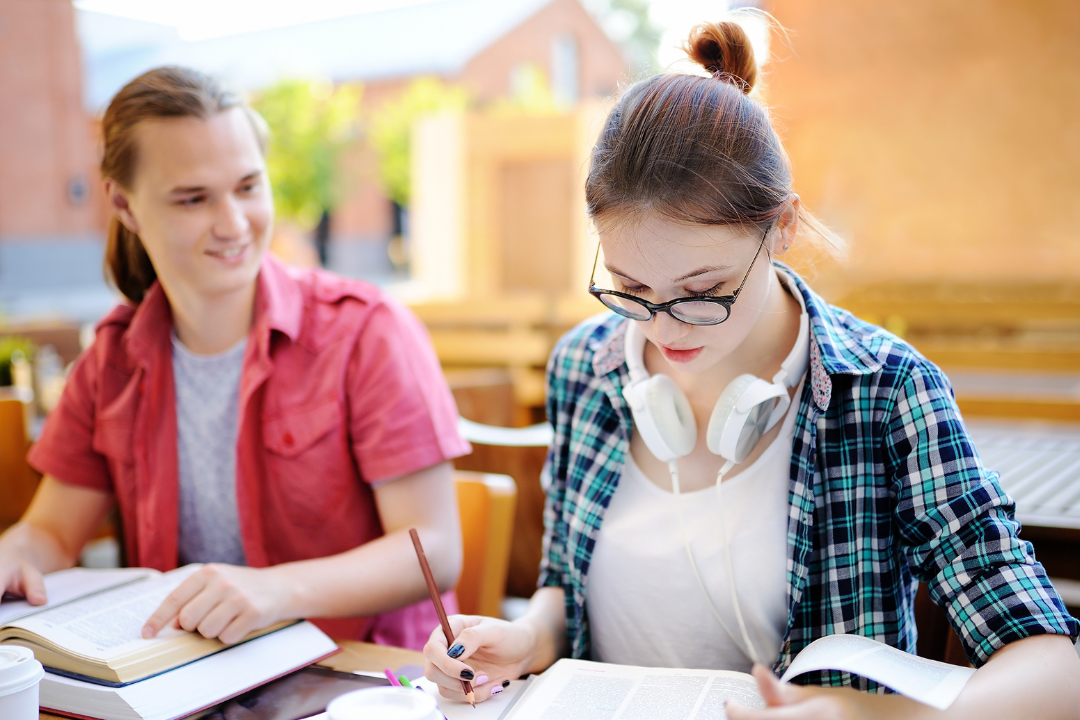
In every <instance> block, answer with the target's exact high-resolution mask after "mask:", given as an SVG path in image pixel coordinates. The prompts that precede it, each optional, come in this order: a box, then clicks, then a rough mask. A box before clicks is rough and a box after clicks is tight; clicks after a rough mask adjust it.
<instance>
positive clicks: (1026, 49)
mask: <svg viewBox="0 0 1080 720" xmlns="http://www.w3.org/2000/svg"><path fill="white" fill-rule="evenodd" d="M738 5H739V6H740V8H743V9H745V8H750V10H751V12H745V13H744V14H743V18H744V19H743V22H745V23H747V27H748V29H749V30H750V31H751V35H752V37H753V38H754V43H755V48H756V50H757V53H758V55H759V57H761V58H762V59H767V61H768V62H767V64H766V67H765V71H766V73H765V80H764V83H763V85H762V87H761V88H760V89H759V91H758V92H759V97H760V99H761V100H762V101H763V102H765V103H766V104H767V105H768V106H769V107H770V108H771V113H772V117H773V119H774V122H775V124H776V127H777V128H778V130H779V131H780V133H781V136H782V138H783V140H784V142H785V144H786V146H787V149H788V151H789V154H790V156H791V159H792V163H793V166H794V170H795V184H796V190H797V191H798V192H799V193H800V195H801V197H802V199H803V201H804V203H805V204H806V206H807V207H809V208H810V210H811V211H813V212H814V213H815V214H816V215H817V216H818V217H819V218H820V219H821V220H823V221H824V222H825V223H827V224H828V225H829V226H830V227H832V228H833V229H834V230H836V231H837V232H839V233H840V235H842V236H843V237H844V238H845V239H846V241H847V243H848V252H847V256H846V257H845V258H839V259H838V258H831V257H827V256H822V255H818V254H815V253H814V252H812V251H810V250H808V249H806V248H798V247H797V248H795V250H794V252H793V254H791V255H789V256H788V258H789V260H790V262H791V263H792V264H793V265H794V266H795V268H796V269H798V270H799V271H800V272H803V273H804V274H805V275H806V276H807V277H808V278H809V279H810V280H811V281H812V283H813V284H814V287H815V288H816V289H817V290H818V291H819V292H821V293H822V294H823V295H824V296H825V297H826V298H827V299H829V300H830V301H832V302H835V303H837V304H840V305H842V306H844V307H847V308H849V309H851V310H852V311H853V312H855V313H856V314H857V315H859V316H861V317H863V318H865V319H868V320H870V321H872V322H876V323H879V324H881V325H884V326H885V327H886V328H888V329H889V330H891V331H892V332H895V333H896V334H898V335H900V336H902V337H904V338H905V339H907V340H909V341H911V342H912V343H913V344H914V345H915V346H916V348H917V349H919V350H920V351H921V352H923V353H924V354H926V355H927V356H928V357H929V358H930V359H931V360H934V361H935V362H938V363H939V364H940V365H942V366H943V367H944V368H945V369H946V370H947V371H948V373H949V376H950V378H951V379H952V381H953V383H954V385H955V387H956V392H957V396H958V399H959V402H960V406H961V408H962V409H963V411H964V413H965V417H967V418H968V419H969V420H970V421H972V422H973V423H975V424H978V422H980V421H982V420H985V419H988V418H990V419H994V421H995V422H1006V423H1021V422H1041V423H1050V425H1045V426H1043V425H1040V426H1038V427H1040V428H1044V429H1043V430H1039V432H1042V433H1043V435H1040V436H1038V437H1041V438H1043V440H1039V441H1038V442H1043V441H1045V442H1050V443H1051V445H1050V446H1046V447H1050V448H1051V449H1050V450H1047V451H1046V452H1048V453H1050V456H1052V457H1053V458H1056V459H1057V460H1055V462H1056V461H1060V462H1062V463H1064V464H1063V465H1060V466H1059V465H1054V466H1053V467H1055V468H1057V470H1055V472H1056V474H1055V475H1054V476H1053V482H1055V483H1058V484H1059V485H1060V487H1061V488H1063V489H1062V490H1061V493H1059V494H1057V495H1055V494H1054V492H1051V491H1050V490H1047V491H1046V492H1044V493H1043V495H1044V496H1046V497H1056V498H1057V500H1055V501H1054V502H1058V503H1059V505H1060V507H1056V509H1052V510H1048V511H1046V512H1049V513H1050V515H1052V516H1053V517H1056V518H1058V520H1056V521H1055V522H1057V524H1058V526H1061V527H1065V526H1068V527H1072V528H1074V529H1076V528H1080V482H1078V477H1080V450H1078V449H1077V446H1076V443H1075V442H1074V441H1073V440H1068V441H1067V440H1060V438H1062V437H1072V438H1075V437H1076V434H1077V428H1078V427H1080V234H1078V232H1077V227H1080V201H1078V200H1077V197H1078V196H1080V42H1077V38H1080V4H1078V3H1075V2H1072V1H1071V0H1056V1H1054V0H1048V1H1047V2H1040V3H1026V2H1015V1H1013V0H985V1H984V2H979V3H972V2H968V1H967V0H903V1H902V2H901V1H899V0H897V1H894V2H887V1H882V2H858V3H855V2H831V1H829V0H774V1H772V2H759V3H753V2H750V3H746V2H743V3H738ZM754 8H759V9H762V10H766V11H768V12H769V13H771V14H772V15H773V16H775V18H776V19H777V21H778V22H779V23H780V25H782V26H783V27H784V28H786V31H785V32H780V31H777V30H773V31H769V29H768V27H767V26H766V24H765V23H763V22H762V21H761V19H760V17H759V16H757V15H755V14H754V13H753V12H752V10H753V9H754ZM728 9H729V8H728V4H727V3H725V2H720V1H699V2H689V1H678V0H652V1H649V0H304V1H303V2H299V1H296V2H294V1H289V2H284V1H278V0H75V1H74V2H70V1H69V0H0V98H2V104H0V108H2V112H0V385H10V384H12V383H14V384H15V385H16V386H21V387H22V388H23V390H22V391H19V392H22V393H23V394H22V395H20V396H21V397H33V398H34V400H33V409H34V413H35V415H37V416H38V417H39V418H40V417H41V416H42V415H43V414H44V413H46V412H47V411H48V410H49V408H50V407H51V406H52V404H54V403H55V400H56V397H57V396H58V393H59V392H60V389H61V388H62V387H63V368H64V367H65V366H66V365H67V364H68V363H70V362H71V360H72V359H73V358H74V357H75V356H76V355H77V353H78V352H79V350H80V348H81V347H83V346H85V344H86V343H87V342H88V341H89V340H90V339H91V338H92V323H93V322H94V321H95V320H97V319H98V318H100V317H101V316H102V315H103V314H104V313H105V312H106V311H107V310H108V309H109V307H111V305H112V304H113V303H115V302H116V301H117V294H116V293H115V292H114V291H113V290H112V289H110V288H109V287H108V286H107V285H106V283H105V281H104V279H103V276H102V271H101V264H102V254H103V236H104V228H105V224H106V220H107V215H106V211H105V208H104V207H103V203H102V198H101V190H100V179H99V177H98V174H97V171H96V164H97V159H98V158H97V153H98V139H97V135H96V133H97V122H98V120H97V119H98V117H99V116H100V114H101V112H102V110H103V108H104V107H105V105H106V104H107V103H108V100H109V98H110V97H111V96H112V95H113V94H114V93H115V92H116V91H117V90H118V89H119V88H120V87H121V86H122V85H123V84H124V83H126V82H127V81H128V80H130V79H131V78H132V77H134V76H135V75H137V74H139V73H140V72H143V71H145V70H147V69H149V68H152V67H155V66H158V65H162V64H169V63H172V64H183V65H189V66H193V67H195V68H198V69H201V70H205V71H209V72H212V73H215V74H217V75H220V76H222V77H223V78H225V79H226V80H227V81H228V82H229V83H231V84H232V85H234V86H235V87H237V88H238V89H240V90H241V91H242V92H244V93H245V94H246V95H247V96H248V98H249V100H250V102H251V103H252V105H253V106H254V107H255V108H257V109H258V110H259V112H261V113H262V115H263V116H264V117H265V118H266V120H267V121H268V123H269V125H270V126H271V129H272V131H273V140H272V146H271V151H270V154H269V158H268V162H269V167H270V172H271V178H272V181H273V185H274V191H275V202H276V209H277V217H278V221H277V226H276V230H275V237H274V243H273V251H274V252H275V253H276V254H277V255H278V256H279V257H281V258H282V259H284V260H285V261H286V262H289V263H291V264H293V265H298V266H311V267H314V266H323V267H325V268H327V269H329V270H330V271H333V272H336V273H340V274H342V275H346V276H350V277H355V278H363V279H366V280H369V281H371V282H375V283H377V284H379V285H381V286H383V287H385V288H386V289H387V290H388V291H389V292H391V293H392V294H394V295H396V296H397V297H399V298H401V299H402V300H404V301H405V302H407V303H409V304H410V305H411V306H412V307H413V308H414V310H415V311H416V312H417V314H418V315H419V316H420V317H421V319H423V320H424V322H425V323H427V325H428V327H429V329H430V331H431V334H432V337H433V340H434V342H435V346H436V350H437V352H438V353H439V356H440V359H441V360H442V362H443V365H444V367H445V368H446V370H447V375H448V378H449V379H450V381H451V384H452V386H453V387H454V390H455V394H456V397H457V398H458V403H459V407H460V408H461V412H462V413H463V415H466V416H471V417H472V418H473V419H476V420H481V421H486V422H490V423H491V424H496V425H500V424H501V425H521V424H526V423H529V422H534V421H537V420H540V419H542V418H543V366H544V362H545V360H546V358H547V355H548V353H549V352H550V349H551V347H552V346H553V343H554V342H555V340H556V339H557V338H558V336H559V335H560V334H561V333H562V332H564V331H565V330H566V329H567V328H569V327H571V326H572V325H573V324H575V323H576V322H578V321H580V320H581V319H583V318H585V317H587V316H589V315H591V314H593V313H595V312H597V311H598V310H600V309H601V308H600V307H599V306H598V305H597V304H596V303H595V301H594V300H593V299H592V298H590V297H589V296H588V295H587V293H586V292H585V286H586V282H587V279H588V272H589V268H590V265H591V261H592V257H593V253H594V252H595V249H596V238H595V236H594V235H593V234H592V231H591V230H590V228H589V225H588V223H587V222H586V217H585V211H584V198H583V192H582V183H583V178H584V172H585V169H586V167H587V163H588V152H589V148H590V147H591V146H592V143H593V140H594V137H595V134H596V131H597V128H598V126H599V123H600V122H601V120H602V119H603V117H604V115H605V113H606V111H607V110H608V109H609V108H610V107H611V104H612V102H613V101H614V100H615V99H616V98H617V97H618V94H619V93H620V91H621V90H622V89H623V88H625V87H627V86H628V85H629V84H630V83H632V82H633V81H634V80H636V79H639V78H642V77H646V76H648V75H650V74H653V73H656V72H661V71H664V70H666V69H667V70H675V71H693V68H689V67H688V66H687V65H686V64H685V63H683V62H681V58H682V55H681V52H680V50H679V46H680V45H681V43H682V41H683V39H684V38H685V37H686V35H687V32H688V30H689V29H690V27H691V26H692V25H694V24H695V23H697V22H699V21H702V20H711V19H717V18H720V17H721V16H722V15H723V14H724V12H725V11H726V10H728ZM30 390H33V393H32V394H31V395H27V394H26V392H28V391H30ZM1009 427H1012V426H1009ZM1025 427H1028V426H1027V425H1025ZM1046 427H1049V428H1051V429H1050V430H1045V428H1046ZM1017 432H1019V431H1017ZM1025 432H1026V431H1025ZM1010 433H1011V434H1010ZM1047 433H1049V434H1047ZM1070 433H1072V435H1070ZM1003 437H1020V435H1017V434H1016V433H1014V432H1013V431H1009V432H1008V433H1006V434H1005V435H1004V436H1003ZM1023 437H1027V436H1026V435H1025V436H1023ZM1046 438H1050V440H1046ZM1054 438H1058V440H1054ZM1059 440H1060V442H1062V443H1065V444H1064V445H1053V443H1054V442H1058V441H1059ZM1032 442H1035V441H1032ZM1069 442H1073V445H1069V444H1068V443H1069ZM1039 447H1042V446H1039ZM1054 448H1057V449H1054ZM1069 448H1072V449H1069ZM1069 453H1073V454H1071V455H1070V454H1069ZM1033 457H1034V456H1033ZM1062 458H1065V459H1064V460H1061V459H1062ZM474 459H475V458H474ZM534 460H535V458H534ZM1029 460H1030V458H1029ZM466 462H468V460H466ZM478 462H479V461H478ZM515 462H516V461H515ZM529 462H534V461H529ZM1030 462H1033V463H1035V464H1040V463H1043V461H1037V460H1030ZM1069 463H1072V464H1069ZM534 464H536V463H535V462H534ZM1006 464H1007V463H1006ZM1043 464H1044V463H1043ZM530 467H531V466H530ZM487 469H490V468H487ZM535 469H536V468H533V469H532V470H528V471H527V472H526V471H522V472H524V473H525V475H529V474H530V473H532V472H533V470H535ZM1016 472H1019V471H1016ZM3 473H4V471H3V469H2V468H0V477H3ZM7 477H12V476H11V475H10V474H9V475H8V476H7ZM1003 477H1004V475H1003ZM1047 482H1050V481H1047ZM519 486H520V487H521V488H523V489H522V490H521V492H522V502H523V503H524V504H525V506H528V503H530V502H533V503H534V504H535V502H536V498H537V497H539V489H538V486H537V487H536V488H535V492H534V491H533V490H530V488H532V487H533V485H530V484H527V483H525V484H523V483H522V482H521V481H519ZM1054 487H1057V486H1054ZM1074 488H1075V491H1074V490H1073V489H1074ZM3 492H4V490H3V488H2V487H0V495H2V493H3ZM530 492H532V493H533V494H532V495H530V494H529V493H530ZM530 498H531V499H530ZM1030 512H1034V511H1029V517H1033V516H1032V515H1030ZM1054 513H1056V515H1055V514H1054ZM1061 518H1066V520H1062V519H1061ZM1068 518H1071V519H1068ZM2 520H3V518H0V522H2ZM518 522H519V527H520V528H523V529H522V530H521V532H525V533H530V532H532V533H538V532H539V530H538V529H537V528H538V527H539V516H538V514H537V513H533V514H529V512H525V514H524V515H519V518H518ZM1070 523H1071V525H1070ZM515 542H517V541H515ZM529 547H532V545H529ZM521 552H522V553H525V555H526V556H527V557H524V560H521V559H519V560H520V562H518V561H515V562H518V564H519V566H520V568H525V569H524V570H520V571H519V572H518V574H517V575H514V573H513V572H512V573H511V585H514V583H517V585H516V586H515V587H516V590H515V591H516V592H518V593H519V594H527V592H526V591H527V590H528V583H529V582H530V581H531V580H530V577H531V578H532V579H535V571H534V570H532V571H529V570H528V568H529V567H530V563H531V567H533V568H535V562H534V560H535V558H532V556H531V555H528V553H531V552H532V550H528V551H525V550H522V551H521ZM1078 557H1080V556H1078ZM1043 561H1044V562H1046V559H1045V558H1043ZM1074 564H1075V562H1074ZM1074 570H1075V571H1076V572H1075V573H1073V574H1074V575H1075V576H1076V577H1077V578H1080V568H1074ZM530 572H531V573H532V575H531V576H530V574H529V573H530ZM1062 572H1063V571H1062ZM1059 574H1061V573H1059ZM523 588H524V590H523Z"/></svg>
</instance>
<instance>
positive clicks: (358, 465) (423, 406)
mask: <svg viewBox="0 0 1080 720" xmlns="http://www.w3.org/2000/svg"><path fill="white" fill-rule="evenodd" d="M171 333H172V313H171V310H170V307H169V303H168V299H167V298H166V297H165V293H164V292H163V291H162V289H161V286H160V285H159V284H155V285H154V286H153V287H152V288H151V289H150V290H149V292H148V293H147V294H146V297H145V299H144V300H143V302H142V303H140V304H139V305H138V307H133V306H131V305H126V304H125V305H120V306H118V307H116V308H115V309H114V310H113V311H112V312H111V313H110V314H109V315H108V316H107V317H106V318H105V319H104V320H103V321H102V322H101V323H100V324H99V325H98V327H97V335H96V338H95V340H94V344H93V345H92V346H91V347H90V348H88V349H87V350H86V352H84V353H83V354H82V356H80V358H79V359H78V360H77V361H76V363H75V366H74V368H73V369H72V371H71V374H70V376H69V378H68V381H67V385H66V387H65V389H64V395H63V397H62V399H61V401H60V403H59V405H58V406H57V407H56V409H54V410H53V412H52V413H51V414H50V415H49V418H48V421H47V422H46V423H45V428H44V430H43V432H42V435H41V438H40V440H39V441H38V442H37V443H36V444H35V445H34V447H33V449H32V450H31V452H30V455H29V458H28V459H29V461H30V463H31V464H32V465H33V466H34V467H36V468H37V469H38V470H39V471H41V472H43V473H47V474H49V475H52V476H53V477H55V478H56V479H57V480H60V481H61V482H65V483H70V484H73V485H79V486H82V487H88V488H93V489H96V490H101V491H106V492H109V493H112V494H113V495H114V496H115V497H116V501H117V503H118V505H119V508H120V515H121V518H122V520H123V530H124V541H125V545H126V548H125V549H126V553H127V560H128V563H129V564H131V565H139V566H143V567H151V568H156V569H158V570H163V571H164V570H170V569H172V568H174V567H176V564H177V557H178V548H177V546H178V537H179V512H178V508H179V502H178V499H179V498H178V495H179V491H178V486H179V477H178V475H179V470H178V461H177V424H176V394H175V390H174V387H173V371H172V344H171ZM456 418H457V411H456V409H455V406H454V401H453V398H452V396H451V395H450V392H449V390H448V389H447V387H446V383H445V381H444V380H443V376H442V373H441V371H440V369H439V364H438V361H437V359H436V357H435V354H434V352H433V351H432V348H431V343H430V340H429V338H428V336H427V333H426V331H425V330H424V328H423V326H422V325H421V324H420V323H419V321H417V320H416V318H415V317H414V316H413V315H412V314H411V313H409V311H408V310H406V309H405V308H403V307H401V306H400V305H398V304H397V303H395V302H393V301H391V300H390V299H388V298H387V297H386V296H385V295H384V294H383V293H382V292H381V291H380V290H378V289H377V288H375V287H373V286H371V285H369V284H367V283H363V282H360V281H356V280H347V279H344V278H340V277H337V276H333V275H330V274H328V273H323V272H318V271H297V270H292V269H286V268H285V267H284V266H282V265H281V264H280V263H278V262H277V261H276V260H274V259H273V258H270V257H269V256H268V257H267V258H266V260H264V261H263V265H262V268H261V270H260V273H259V278H258V286H257V291H256V299H255V319H254V323H253V325H252V329H251V334H250V335H249V336H248V343H247V348H246V350H245V351H244V360H243V370H242V373H241V379H240V416H239V419H238V436H237V443H236V501H237V508H238V514H239V521H240V536H241V539H242V542H243V546H244V555H245V557H246V559H247V562H248V564H249V565H250V566H252V567H266V566H268V565H276V564H279V563H284V562H290V561H296V560H306V559H309V558H317V557H325V556H327V555H333V554H336V553H340V552H344V551H346V550H350V549H352V548H355V547H357V546H359V545H362V544H364V543H366V542H368V541H369V540H372V539H374V538H377V537H380V536H381V535H382V534H383V530H382V526H381V524H380V522H379V516H378V513H377V510H376V507H375V502H374V497H373V494H372V490H371V486H370V483H372V482H375V481H379V480H385V479H389V478H395V477H399V476H401V475H405V474H407V473H410V472H414V471H417V470H421V469H423V468H427V467H430V466H432V465H435V464H437V463H440V462H442V461H444V460H447V459H450V458H454V457H457V456H460V455H463V454H465V453H467V452H468V451H469V446H468V443H466V442H465V441H464V440H463V439H462V438H461V437H460V436H459V435H458V432H457V429H456ZM450 601H451V603H452V605H453V606H455V607H456V603H453V600H452V598H450ZM437 623H438V619H437V618H436V616H435V613H434V610H433V609H432V608H431V603H430V602H424V603H419V604H417V605H413V606H410V607H406V608H403V609H401V610H398V611H395V612H393V613H389V614H387V615H382V616H379V617H377V618H351V619H336V620H320V621H318V624H319V625H320V626H322V627H323V629H324V630H326V631H327V632H328V633H330V634H331V635H332V636H334V637H344V638H362V639H371V640H376V641H379V642H384V643H386V644H394V645H398V646H403V647H414V648H419V647H421V646H422V645H423V643H424V641H425V640H426V638H427V635H428V633H429V632H430V631H431V629H432V628H433V627H435V626H436V625H437Z"/></svg>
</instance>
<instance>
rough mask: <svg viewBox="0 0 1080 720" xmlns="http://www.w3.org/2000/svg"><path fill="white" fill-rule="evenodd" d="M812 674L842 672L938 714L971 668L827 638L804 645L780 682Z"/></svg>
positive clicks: (852, 638)
mask: <svg viewBox="0 0 1080 720" xmlns="http://www.w3.org/2000/svg"><path fill="white" fill-rule="evenodd" d="M812 670H842V671H845V672H850V673H855V674H856V675H861V676H862V677H864V678H869V679H870V680H873V681H875V682H879V683H881V684H882V685H885V686H887V687H889V688H891V689H893V690H895V691H896V692H898V693H900V694H901V695H907V696H908V697H910V698H912V699H913V700H918V701H919V702H921V703H925V704H927V705H930V706H932V707H935V708H937V709H938V710H944V709H945V708H947V707H949V705H951V704H952V702H953V700H955V699H956V698H957V696H958V695H959V694H960V691H961V690H963V689H964V685H965V684H966V683H967V681H968V679H969V678H970V677H971V676H972V675H974V674H975V670H973V669H972V668H966V667H959V666H957V665H948V664H946V663H942V662H937V661H935V660H927V659H926V658H921V657H918V656H917V655H912V654H910V653H906V652H904V651H903V650H898V649H896V648H894V647H890V646H889V645H886V644H884V643H881V642H878V641H877V640H872V639H870V638H868V637H863V636H862V635H829V636H828V637H823V638H820V639H818V640H815V641H814V642H812V643H810V644H809V645H807V646H806V647H805V648H804V649H803V651H802V652H800V653H799V655H798V657H796V658H795V660H794V662H792V663H791V666H790V667H789V668H788V669H787V672H785V673H784V676H783V677H782V678H781V680H783V681H784V682H787V681H788V680H790V679H791V678H793V677H795V676H797V675H802V674H803V673H806V672H810V671H812Z"/></svg>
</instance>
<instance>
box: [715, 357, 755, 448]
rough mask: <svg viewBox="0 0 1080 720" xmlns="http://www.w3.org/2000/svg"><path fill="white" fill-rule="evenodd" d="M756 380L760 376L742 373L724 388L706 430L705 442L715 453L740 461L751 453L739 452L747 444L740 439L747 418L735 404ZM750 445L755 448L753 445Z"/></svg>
mask: <svg viewBox="0 0 1080 720" xmlns="http://www.w3.org/2000/svg"><path fill="white" fill-rule="evenodd" d="M755 380H760V378H758V377H756V376H754V375H750V374H745V375H740V376H739V377H737V378H735V379H734V380H732V381H731V382H730V383H729V384H728V386H727V387H726V388H724V392H722V393H721V394H720V399H719V400H717V401H716V406H715V407H714V408H713V411H712V416H711V417H710V418H709V428H708V430H706V431H705V443H706V445H708V447H709V451H710V452H711V453H712V454H713V455H719V456H720V457H722V458H724V459H725V460H730V461H731V462H734V463H739V462H742V461H743V460H744V459H745V457H746V455H747V454H749V453H748V452H746V453H740V452H739V449H740V447H741V446H743V445H745V443H744V442H743V443H740V442H739V439H740V437H741V435H742V434H743V429H744V425H745V424H746V419H747V418H746V414H745V413H739V412H736V410H735V405H736V403H738V401H739V397H740V396H741V395H742V394H743V392H745V391H746V390H747V388H749V387H750V386H751V385H753V384H754V381H755ZM758 438H760V435H759V436H758ZM754 444H755V445H756V444H757V439H755V440H754ZM750 447H751V448H753V445H751V446H750ZM740 455H741V457H740Z"/></svg>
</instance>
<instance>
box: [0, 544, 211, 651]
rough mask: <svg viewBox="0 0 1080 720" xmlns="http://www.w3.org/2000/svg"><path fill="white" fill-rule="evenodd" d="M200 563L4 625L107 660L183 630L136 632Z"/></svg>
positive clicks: (160, 640) (144, 647)
mask: <svg viewBox="0 0 1080 720" xmlns="http://www.w3.org/2000/svg"><path fill="white" fill-rule="evenodd" d="M199 567H200V566H198V565H188V566H186V567H183V568H180V569H179V570H173V571H172V572H168V573H165V574H164V575H157V576H151V577H147V578H145V579H143V580H138V581H136V582H133V583H130V584H128V585H122V586H120V587H118V588H113V589H111V590H106V591H104V592H100V593H97V594H96V595H91V596H89V597H86V598H83V599H81V600H77V601H75V602H71V603H67V604H65V605H61V606H59V607H56V608H53V609H51V610H46V611H44V612H40V613H36V614H34V615H31V616H29V617H24V618H23V619H21V620H17V621H15V622H12V623H8V625H9V626H10V627H18V628H22V629H24V630H28V631H30V632H33V633H37V634H38V635H40V636H41V637H43V638H45V639H47V640H49V641H50V642H52V643H55V644H56V645H58V646H59V647H62V648H64V649H65V650H68V651H70V652H73V653H78V654H80V655H83V656H85V657H89V658H93V659H96V660H102V661H108V660H109V659H110V658H113V657H118V656H121V655H125V654H127V653H130V652H133V651H140V650H144V649H147V648H150V647H152V646H153V645H160V644H162V643H165V642H168V639H169V638H171V637H175V636H177V635H181V634H185V633H184V632H183V631H182V630H175V629H173V628H164V629H163V630H161V632H159V633H158V635H157V637H156V638H152V639H149V640H147V639H144V638H143V637H142V634H141V633H142V628H143V625H145V624H146V621H147V619H149V617H150V616H151V615H152V614H153V613H154V611H155V610H157V609H158V606H160V605H161V603H162V601H163V600H164V599H165V598H166V597H167V596H168V595H169V593H171V592H172V591H173V590H174V589H175V588H176V587H177V586H178V585H179V584H180V583H181V582H183V581H184V580H186V579H187V577H188V576H189V575H191V574H192V573H193V572H195V571H196V570H198V569H199Z"/></svg>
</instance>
